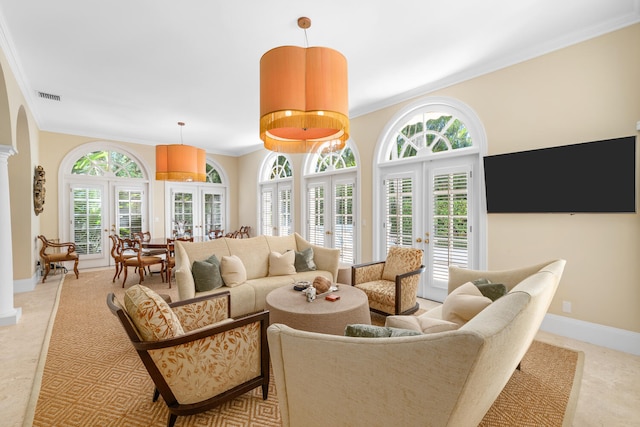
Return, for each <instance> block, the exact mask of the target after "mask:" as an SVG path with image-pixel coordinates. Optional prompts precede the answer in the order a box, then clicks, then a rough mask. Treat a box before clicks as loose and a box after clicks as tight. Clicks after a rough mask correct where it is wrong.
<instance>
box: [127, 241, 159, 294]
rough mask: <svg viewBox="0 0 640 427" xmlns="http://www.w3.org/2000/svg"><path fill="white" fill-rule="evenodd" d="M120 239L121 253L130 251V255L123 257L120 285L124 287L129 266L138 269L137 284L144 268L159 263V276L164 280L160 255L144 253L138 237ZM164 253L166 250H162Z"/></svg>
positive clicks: (141, 280) (142, 275) (143, 273)
mask: <svg viewBox="0 0 640 427" xmlns="http://www.w3.org/2000/svg"><path fill="white" fill-rule="evenodd" d="M121 240H122V243H121V244H122V253H124V254H126V253H132V254H133V256H132V257H127V258H125V259H123V261H122V266H123V267H124V279H123V280H122V287H123V288H124V285H125V283H126V282H127V274H128V272H129V267H134V268H137V269H138V275H139V276H140V281H139V282H138V284H140V283H142V282H143V281H144V275H145V274H146V273H145V269H149V267H151V266H152V265H156V264H159V265H160V277H161V278H162V282H164V274H165V260H164V258H162V257H160V256H152V255H145V254H144V253H143V251H142V242H141V241H140V240H138V239H121ZM164 253H166V251H165V252H164ZM149 271H151V270H150V269H149Z"/></svg>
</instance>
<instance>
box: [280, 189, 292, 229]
mask: <svg viewBox="0 0 640 427" xmlns="http://www.w3.org/2000/svg"><path fill="white" fill-rule="evenodd" d="M291 208H292V204H291V187H290V186H288V185H287V186H286V187H284V188H282V186H281V185H279V186H278V235H279V236H288V235H289V234H291V233H292V232H293V230H292V228H291V224H292V221H291Z"/></svg>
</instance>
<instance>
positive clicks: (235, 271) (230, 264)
mask: <svg viewBox="0 0 640 427" xmlns="http://www.w3.org/2000/svg"><path fill="white" fill-rule="evenodd" d="M220 274H221V275H222V280H224V284H225V285H227V286H228V287H230V288H233V287H234V286H238V285H241V284H243V283H244V282H246V281H247V270H246V269H245V268H244V264H243V263H242V260H241V259H240V258H238V256H236V255H230V256H223V257H222V260H221V261H220Z"/></svg>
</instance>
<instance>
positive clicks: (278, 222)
mask: <svg viewBox="0 0 640 427" xmlns="http://www.w3.org/2000/svg"><path fill="white" fill-rule="evenodd" d="M292 196H293V187H292V182H291V181H285V182H274V183H268V184H262V185H261V188H260V232H261V234H264V235H265V236H287V235H289V234H291V233H293V215H292V209H293V200H292Z"/></svg>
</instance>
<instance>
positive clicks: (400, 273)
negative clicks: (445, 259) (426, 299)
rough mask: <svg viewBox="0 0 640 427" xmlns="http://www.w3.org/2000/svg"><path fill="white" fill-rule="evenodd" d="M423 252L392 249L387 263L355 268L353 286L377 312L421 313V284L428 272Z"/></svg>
mask: <svg viewBox="0 0 640 427" xmlns="http://www.w3.org/2000/svg"><path fill="white" fill-rule="evenodd" d="M422 255H423V251H422V249H416V248H404V247H400V246H392V247H391V248H389V252H388V253H387V259H386V260H385V261H377V262H370V263H366V264H358V265H354V266H352V267H351V284H352V285H353V286H355V287H356V288H358V289H360V290H362V291H364V292H365V293H366V294H367V298H368V299H369V309H370V310H371V311H373V312H376V313H379V314H383V315H390V314H412V313H415V312H416V311H418V308H419V304H418V302H417V296H418V282H419V281H420V274H421V273H422V272H424V270H425V266H424V265H422Z"/></svg>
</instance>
